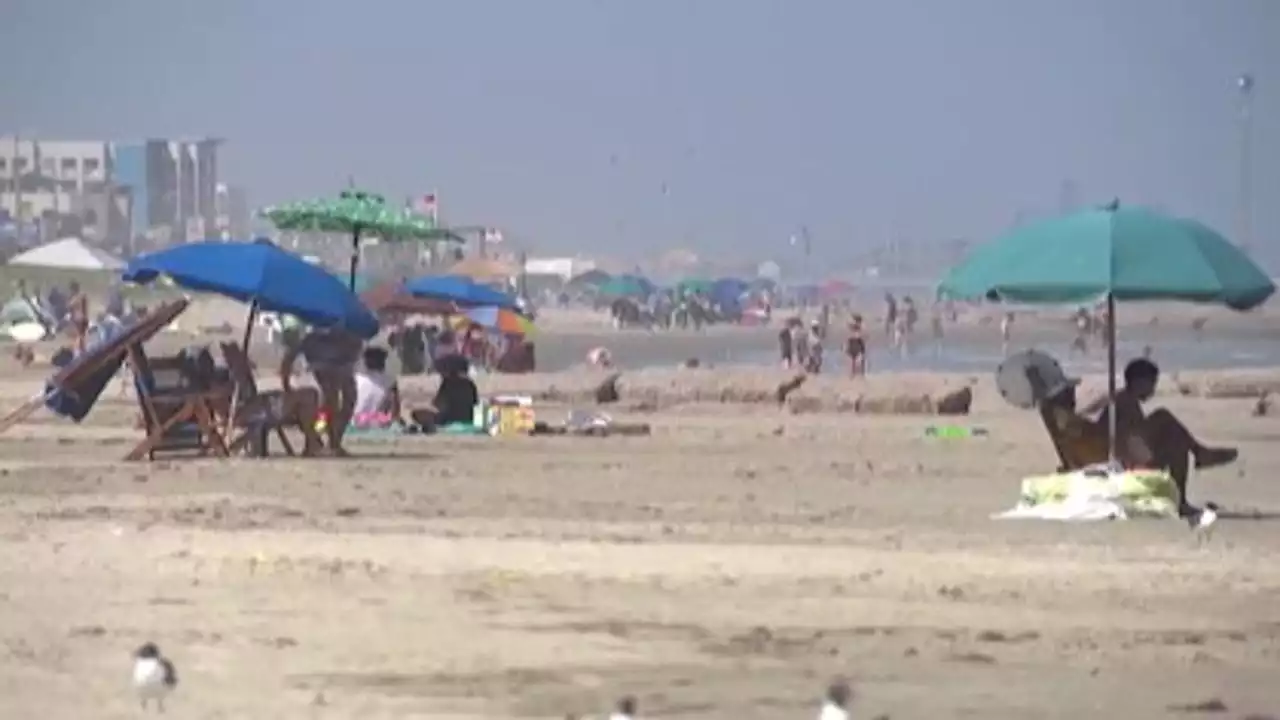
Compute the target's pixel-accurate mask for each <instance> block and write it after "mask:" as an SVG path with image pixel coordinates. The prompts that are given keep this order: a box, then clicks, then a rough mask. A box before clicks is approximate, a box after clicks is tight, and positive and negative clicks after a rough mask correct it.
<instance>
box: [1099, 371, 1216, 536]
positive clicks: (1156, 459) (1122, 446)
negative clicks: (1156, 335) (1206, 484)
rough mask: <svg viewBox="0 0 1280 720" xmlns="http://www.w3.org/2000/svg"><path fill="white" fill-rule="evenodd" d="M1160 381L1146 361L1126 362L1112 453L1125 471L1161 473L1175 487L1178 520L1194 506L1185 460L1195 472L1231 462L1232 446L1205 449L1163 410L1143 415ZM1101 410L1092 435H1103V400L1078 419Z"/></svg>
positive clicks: (1106, 407) (1105, 411) (1105, 419)
mask: <svg viewBox="0 0 1280 720" xmlns="http://www.w3.org/2000/svg"><path fill="white" fill-rule="evenodd" d="M1159 381H1160V368H1158V367H1157V366H1156V364H1155V363H1154V362H1151V361H1150V360H1148V359H1146V358H1139V359H1137V360H1134V361H1132V362H1130V363H1129V364H1128V365H1127V366H1126V367H1125V369H1124V387H1123V388H1121V389H1120V390H1119V391H1117V392H1116V395H1115V413H1116V455H1117V457H1118V459H1119V460H1120V462H1121V463H1122V464H1123V465H1124V466H1125V467H1146V468H1159V469H1161V470H1165V471H1166V472H1168V473H1169V475H1170V476H1172V477H1173V481H1174V483H1175V484H1176V485H1177V486H1178V498H1179V513H1180V514H1181V515H1183V516H1184V517H1185V516H1186V515H1187V514H1188V512H1191V511H1194V508H1193V507H1192V506H1191V504H1190V503H1189V502H1188V500H1187V475H1188V473H1189V471H1190V467H1191V461H1194V462H1195V467H1197V468H1211V467H1218V466H1220V465H1226V464H1228V463H1231V462H1234V461H1235V459H1236V457H1237V456H1238V455H1239V452H1238V451H1237V450H1236V449H1235V448H1215V447H1209V446H1207V445H1205V444H1203V443H1202V442H1200V441H1199V440H1198V439H1196V437H1195V436H1194V435H1192V434H1191V431H1190V430H1188V429H1187V427H1186V426H1185V425H1183V424H1182V421H1181V420H1179V419H1178V418H1177V417H1175V416H1174V414H1173V413H1171V412H1169V411H1168V410H1166V409H1164V408H1160V409H1157V410H1154V411H1152V412H1151V413H1146V412H1144V411H1143V409H1142V404H1143V403H1145V402H1146V401H1148V400H1150V399H1151V398H1152V397H1153V396H1154V395H1155V392H1156V386H1157V385H1158V384H1159ZM1098 411H1101V414H1099V415H1098V417H1097V419H1096V420H1094V421H1092V422H1091V423H1090V425H1091V427H1092V428H1093V430H1094V432H1095V433H1096V434H1099V435H1100V436H1101V437H1103V438H1105V437H1107V435H1108V433H1109V424H1110V412H1111V409H1110V403H1109V402H1108V398H1107V397H1105V396H1104V397H1102V398H1100V399H1099V400H1096V401H1094V402H1093V403H1091V404H1090V405H1089V406H1087V407H1086V408H1085V409H1084V412H1083V413H1082V414H1083V415H1086V416H1087V415H1090V414H1092V413H1093V412H1098Z"/></svg>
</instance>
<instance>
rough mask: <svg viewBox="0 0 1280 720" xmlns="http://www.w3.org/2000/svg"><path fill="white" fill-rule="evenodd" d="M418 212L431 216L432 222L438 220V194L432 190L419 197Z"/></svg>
mask: <svg viewBox="0 0 1280 720" xmlns="http://www.w3.org/2000/svg"><path fill="white" fill-rule="evenodd" d="M418 212H420V213H422V214H423V215H426V216H427V217H429V218H431V221H432V222H436V221H438V220H439V218H440V204H439V203H438V202H437V201H436V194H435V193H433V192H431V193H427V194H426V195H423V196H422V197H420V198H418Z"/></svg>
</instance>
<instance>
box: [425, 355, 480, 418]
mask: <svg viewBox="0 0 1280 720" xmlns="http://www.w3.org/2000/svg"><path fill="white" fill-rule="evenodd" d="M437 370H438V371H439V372H440V387H439V388H438V389H437V390H436V396H435V399H434V400H433V401H432V403H431V407H430V408H423V409H421V410H414V411H413V412H412V413H411V414H410V416H411V417H412V418H413V421H414V422H415V423H417V424H418V426H419V427H421V428H423V429H424V430H430V429H432V428H436V427H440V426H442V425H456V424H461V425H470V424H471V423H472V422H474V419H475V410H476V405H479V404H480V391H479V390H478V389H477V388H476V384H475V382H473V381H472V380H471V378H470V377H468V376H467V367H466V363H465V362H448V363H439V364H438V365H437Z"/></svg>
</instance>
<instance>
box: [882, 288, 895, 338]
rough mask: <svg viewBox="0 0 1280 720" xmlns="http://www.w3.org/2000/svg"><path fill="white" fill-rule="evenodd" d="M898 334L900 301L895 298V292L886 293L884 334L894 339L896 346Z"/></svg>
mask: <svg viewBox="0 0 1280 720" xmlns="http://www.w3.org/2000/svg"><path fill="white" fill-rule="evenodd" d="M897 334H898V301H897V300H895V299H894V297H893V293H885V294H884V336H885V337H886V338H891V339H894V343H893V345H894V347H897V346H898V342H897V340H896V336H897Z"/></svg>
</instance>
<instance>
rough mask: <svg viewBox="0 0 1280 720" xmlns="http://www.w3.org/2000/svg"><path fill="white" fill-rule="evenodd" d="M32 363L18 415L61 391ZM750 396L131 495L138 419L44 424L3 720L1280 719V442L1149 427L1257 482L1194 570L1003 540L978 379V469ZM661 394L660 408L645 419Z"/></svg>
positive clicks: (239, 472)
mask: <svg viewBox="0 0 1280 720" xmlns="http://www.w3.org/2000/svg"><path fill="white" fill-rule="evenodd" d="M164 342H167V343H175V342H178V341H177V340H174V339H166V340H165V341H164ZM649 342H651V343H654V342H662V340H661V339H660V338H658V339H653V340H650V341H649ZM669 352H670V351H669ZM8 362H9V361H8V360H5V361H2V362H0V365H3V368H4V370H5V371H6V375H5V377H6V378H7V379H5V380H3V381H0V398H3V402H4V404H5V405H6V406H14V405H16V404H18V403H19V402H21V400H22V399H25V397H27V396H28V395H30V393H31V392H32V391H33V390H35V389H36V388H37V387H38V385H39V378H40V377H42V375H43V374H44V373H43V372H42V371H38V370H27V371H19V370H17V369H15V368H13V367H10V366H9V365H8V364H5V363H8ZM743 373H744V374H742V375H735V376H732V377H731V378H730V379H729V380H722V379H721V380H717V379H715V376H714V374H713V373H708V372H702V371H693V372H687V371H674V370H671V371H646V373H639V374H638V375H639V377H634V378H631V382H632V383H633V384H632V386H630V389H629V387H628V385H627V376H624V386H623V387H624V401H623V403H620V405H619V406H617V407H615V408H612V409H611V412H614V413H615V414H616V415H618V416H619V417H622V418H626V419H634V420H640V421H643V422H648V423H650V424H651V425H652V427H653V435H652V436H651V437H647V438H644V437H641V438H608V439H571V438H495V439H490V438H446V437H406V438H397V439H357V440H354V441H353V442H352V446H351V449H352V451H353V452H354V453H355V454H356V457H355V458H354V459H352V460H349V461H328V460H310V461H307V460H290V459H285V458H271V459H267V460H262V461H253V460H244V459H237V460H232V461H225V462H220V461H216V460H199V461H186V460H177V459H175V460H165V461H161V462H157V463H152V464H125V463H122V462H120V461H119V458H120V457H121V456H123V455H124V453H125V452H126V451H127V450H128V448H129V447H130V446H131V445H132V444H133V443H135V442H136V441H137V440H138V439H139V436H138V433H137V431H135V430H133V429H132V420H133V415H134V412H135V408H136V405H135V403H134V401H133V399H132V398H131V397H127V396H124V397H122V396H120V395H119V394H118V390H117V389H116V388H114V387H113V388H111V389H109V390H108V392H107V395H106V397H105V398H104V401H103V404H102V405H101V406H100V407H99V408H97V409H96V410H95V412H94V414H93V415H91V416H90V418H89V419H88V420H87V421H86V422H85V423H84V424H83V425H80V426H76V425H72V424H70V423H67V422H65V421H61V420H54V419H51V418H49V417H48V416H47V415H40V416H37V417H35V418H33V419H32V420H31V421H30V422H27V423H24V424H22V425H20V426H18V427H15V428H13V429H12V430H10V431H9V432H8V433H6V434H4V435H0V453H2V454H0V533H2V534H3V542H2V543H0V643H2V644H0V717H5V718H24V717H37V716H38V717H42V718H46V719H48V720H64V719H65V720H71V719H75V720H79V719H81V718H86V717H93V718H125V717H136V716H138V713H139V710H138V706H137V703H136V701H135V700H134V699H133V696H132V695H131V694H130V692H129V688H128V667H129V663H130V658H129V655H130V653H131V652H132V651H133V649H134V648H135V647H136V646H138V645H139V644H141V643H142V642H144V641H146V640H154V641H155V642H157V643H159V645H160V646H161V648H162V649H163V650H165V651H166V652H167V654H169V655H170V656H171V657H172V658H173V660H174V661H175V662H176V663H177V665H178V669H179V672H180V675H181V678H182V684H181V686H180V688H179V690H178V692H177V694H176V695H175V696H174V697H173V698H172V699H171V701H170V703H169V714H170V715H171V716H174V717H181V718H208V719H213V718H243V717H273V718H369V717H372V718H409V717H440V718H446V717H448V718H482V717H484V718H497V717H513V718H515V717H529V718H534V717H547V718H551V717H556V718H558V717H563V716H564V715H565V714H566V713H570V712H574V713H592V714H593V715H597V716H598V715H600V714H601V713H602V712H603V711H604V710H605V709H606V708H607V706H608V703H609V702H610V701H611V700H612V698H614V697H616V696H617V695H620V694H622V693H634V694H636V695H637V696H638V697H639V698H640V702H641V708H642V714H646V715H654V716H666V717H678V718H762V719H763V718H779V717H811V716H812V714H813V713H814V712H816V709H817V695H818V694H819V693H820V691H821V688H822V686H823V685H824V684H825V682H826V681H827V679H828V678H829V677H830V676H832V675H836V674H842V675H846V676H848V677H850V678H851V679H852V680H853V682H854V684H855V687H856V690H857V692H858V695H859V697H858V700H857V703H856V708H855V714H856V716H860V717H874V716H876V715H879V714H882V713H883V714H888V715H889V716H891V717H894V718H910V717H984V718H1027V717H1043V718H1079V717H1086V716H1089V715H1093V716H1096V717H1128V718H1135V719H1141V718H1164V717H1170V716H1172V715H1176V714H1178V712H1179V710H1178V708H1188V707H1190V708H1194V707H1198V706H1202V707H1209V706H1208V705H1199V704H1203V703H1208V702H1210V701H1214V700H1216V701H1220V702H1221V703H1223V704H1225V705H1226V706H1227V708H1228V709H1229V710H1228V712H1227V714H1226V715H1224V717H1233V718H1240V717H1244V716H1245V715H1246V714H1248V713H1250V712H1253V713H1261V712H1271V713H1276V712H1280V693H1278V691H1277V690H1276V683H1275V680H1274V677H1275V668H1276V667H1277V666H1278V664H1280V622H1277V620H1278V619H1280V618H1278V616H1277V614H1276V609H1275V608H1276V603H1277V600H1280V564H1277V563H1276V562H1275V561H1274V558H1275V557H1276V556H1277V554H1278V553H1280V534H1278V533H1277V532H1276V530H1277V528H1278V527H1280V525H1277V524H1276V523H1277V521H1276V520H1274V519H1273V518H1275V517H1277V513H1280V487H1278V486H1277V484H1276V482H1275V478H1276V477H1277V475H1278V474H1280V450H1278V449H1277V448H1280V444H1277V442H1276V440H1277V439H1280V420H1277V419H1276V418H1275V417H1263V418H1255V417H1251V416H1250V412H1249V411H1250V408H1251V407H1252V405H1253V400H1251V399H1248V398H1241V399H1210V398H1205V397H1199V396H1195V395H1193V396H1187V397H1184V396H1182V395H1180V394H1179V393H1177V392H1176V388H1175V387H1174V384H1173V383H1170V387H1169V388H1168V392H1167V393H1166V394H1164V395H1162V396H1161V397H1160V398H1159V400H1158V401H1159V402H1160V403H1161V404H1164V405H1167V406H1168V407H1171V408H1172V409H1174V410H1175V411H1176V412H1178V413H1180V414H1182V415H1183V416H1185V417H1186V418H1187V419H1188V421H1189V422H1191V423H1192V425H1193V427H1194V428H1196V429H1198V430H1199V431H1200V432H1201V433H1202V434H1203V435H1204V436H1205V439H1206V440H1208V441H1213V442H1222V443H1233V444H1238V445H1239V446H1240V447H1241V450H1242V453H1243V459H1242V461H1241V462H1240V463H1239V464H1237V465H1236V466H1233V467H1229V468H1223V469H1217V470H1213V471H1208V472H1204V473H1201V474H1199V475H1198V476H1197V477H1195V478H1194V479H1193V486H1192V493H1193V497H1192V499H1193V500H1195V501H1199V502H1203V501H1204V500H1208V499H1214V500H1217V501H1218V502H1219V503H1220V504H1222V505H1223V506H1225V507H1227V508H1228V509H1230V510H1232V511H1233V512H1235V513H1238V514H1241V515H1243V516H1246V517H1247V518H1249V519H1234V520H1226V521H1224V522H1222V523H1221V525H1220V527H1219V529H1218V531H1217V533H1216V535H1215V536H1214V537H1213V538H1212V539H1211V540H1210V541H1209V542H1208V543H1206V544H1203V545H1199V544H1197V543H1196V542H1195V540H1194V539H1193V537H1192V536H1191V535H1190V533H1189V532H1188V531H1187V529H1186V527H1185V526H1183V525H1182V524H1181V523H1177V522H1172V521H1132V522H1116V523H1101V524H1087V525H1068V524H1054V523H1036V522H1014V521H996V520H992V519H990V517H989V516H990V514H991V513H993V512H997V511H1000V510H1003V509H1006V508H1008V507H1009V506H1011V505H1012V504H1013V503H1014V502H1015V500H1016V496H1017V491H1018V482H1019V480H1020V478H1022V477H1024V476H1027V475H1031V474H1038V473H1042V472H1047V471H1050V470H1051V469H1052V467H1053V466H1054V464H1055V459H1054V457H1053V452H1052V449H1051V446H1050V444H1049V441H1048V439H1047V437H1046V436H1045V434H1044V431H1043V429H1042V428H1041V426H1040V425H1039V423H1038V420H1036V418H1035V416H1034V415H1032V414H1030V413H1028V412H1025V411H1019V410H1016V409H1013V408H1011V407H1009V406H1007V405H1005V404H1004V403H1003V402H1002V401H1001V400H999V398H998V397H995V395H994V393H993V392H992V390H991V388H990V385H989V380H987V379H985V378H977V379H976V398H975V406H974V414H973V415H972V416H971V417H970V418H968V419H966V420H963V421H962V422H963V423H965V424H972V425H975V426H982V427H984V428H986V429H987V430H988V431H989V434H988V435H987V436H986V437H981V438H970V439H963V440H943V439H937V438H930V437H927V436H926V434H925V428H926V427H927V426H928V425H930V424H934V423H935V422H937V420H936V419H934V418H930V417H922V416H868V415H858V414H853V413H849V412H842V411H839V410H831V411H827V410H823V409H821V408H820V409H819V411H817V412H810V413H801V414H796V413H792V412H788V411H786V410H782V409H779V408H777V407H776V406H774V405H772V404H769V403H754V402H743V401H741V400H735V401H733V402H720V401H712V396H713V395H715V393H714V392H712V391H708V392H703V393H701V394H700V391H699V390H698V388H699V387H701V386H702V385H706V384H709V385H710V386H711V387H713V388H714V387H718V385H717V383H720V384H725V383H729V384H734V383H736V384H751V383H755V384H756V385H759V386H760V387H764V388H768V387H770V386H771V385H772V384H773V383H774V382H775V380H776V379H779V378H780V377H781V376H782V373H781V371H780V370H774V369H759V370H756V371H743ZM1262 376H1265V377H1264V379H1266V378H1280V371H1274V372H1270V373H1263V374H1262ZM1222 377H1223V375H1222V374H1216V375H1202V374H1195V373H1186V374H1183V375H1182V376H1180V377H1179V378H1178V381H1179V382H1180V383H1183V384H1187V385H1188V386H1194V387H1203V386H1206V385H1208V384H1211V383H1212V382H1221V381H1222ZM753 378H754V379H753ZM591 380H592V377H591V376H589V375H587V374H585V373H582V372H564V373H558V374H549V375H541V376H527V377H519V378H500V377H499V378H485V379H484V384H485V385H486V387H488V388H490V389H495V390H496V389H515V390H524V391H534V390H537V389H538V388H542V389H543V390H545V389H546V388H548V387H550V386H552V385H557V384H558V385H560V386H563V387H566V388H570V387H581V388H589V387H590V385H591ZM970 381H971V379H970V378H969V377H968V376H942V375H883V376H873V377H871V378H869V379H866V380H861V381H853V380H846V379H843V378H826V379H822V380H820V381H818V382H816V383H815V384H814V385H813V386H812V387H809V388H806V389H805V392H811V393H813V394H814V395H815V396H819V395H824V394H827V393H837V394H840V395H842V396H858V395H867V394H870V395H886V394H894V393H900V392H920V391H922V390H921V389H922V388H925V389H932V388H938V387H953V386H956V385H958V384H966V383H968V382H970ZM574 383H577V384H576V385H574ZM1090 384H1091V387H1093V388H1096V387H1097V386H1098V379H1097V378H1091V380H1090ZM644 388H649V389H651V390H652V391H653V392H654V393H655V396H657V397H659V398H660V399H662V400H663V402H659V403H655V404H654V405H653V406H649V405H644V406H643V407H640V406H637V405H635V404H634V403H632V402H631V401H630V400H629V399H628V397H627V396H628V394H629V393H630V392H631V391H632V390H638V389H644ZM429 389H430V387H429V384H428V383H426V382H424V381H421V380H416V379H415V380H413V381H411V382H410V393H411V394H412V395H414V396H420V395H422V394H425V393H426V392H429ZM664 393H665V394H664ZM717 397H718V396H717ZM565 409H566V408H565V406H562V405H561V406H549V405H547V404H545V403H544V404H543V405H542V406H541V407H540V412H542V413H543V415H544V417H546V418H548V419H552V420H554V419H556V418H558V417H559V416H560V414H561V413H563V412H564V411H565ZM1171 708H1173V709H1171Z"/></svg>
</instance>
